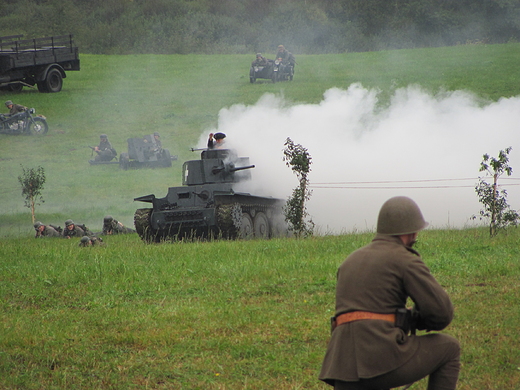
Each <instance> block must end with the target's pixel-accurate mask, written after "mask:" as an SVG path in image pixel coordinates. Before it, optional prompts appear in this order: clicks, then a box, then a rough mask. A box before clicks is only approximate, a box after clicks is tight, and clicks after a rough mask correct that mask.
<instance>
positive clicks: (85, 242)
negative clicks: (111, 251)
mask: <svg viewBox="0 0 520 390" xmlns="http://www.w3.org/2000/svg"><path fill="white" fill-rule="evenodd" d="M96 245H97V246H101V245H105V243H104V242H103V239H102V238H101V237H89V236H83V237H81V240H80V241H79V246H80V247H85V246H96Z"/></svg>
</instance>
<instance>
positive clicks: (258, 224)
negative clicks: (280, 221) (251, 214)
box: [253, 211, 269, 239]
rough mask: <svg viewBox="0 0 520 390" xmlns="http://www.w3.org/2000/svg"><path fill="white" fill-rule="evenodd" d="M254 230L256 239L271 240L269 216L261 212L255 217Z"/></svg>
mask: <svg viewBox="0 0 520 390" xmlns="http://www.w3.org/2000/svg"><path fill="white" fill-rule="evenodd" d="M253 230H254V234H255V238H264V239H265V238H269V220H268V219H267V216H266V215H265V214H264V213H263V212H261V211H260V212H258V213H256V215H255V221H254V223H253Z"/></svg>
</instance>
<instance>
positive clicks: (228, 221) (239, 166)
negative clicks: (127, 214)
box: [134, 149, 287, 242]
mask: <svg viewBox="0 0 520 390" xmlns="http://www.w3.org/2000/svg"><path fill="white" fill-rule="evenodd" d="M254 167H255V166H254V165H250V164H249V158H248V157H238V156H237V155H236V153H235V152H234V151H233V150H230V149H211V150H210V149H208V150H204V151H202V153H201V158H200V159H199V160H190V161H186V162H185V163H184V164H183V167H182V186H180V187H170V188H169V189H168V193H167V195H166V196H165V197H164V198H157V197H156V196H155V195H153V194H151V195H145V196H141V197H138V198H135V199H134V200H136V201H140V202H148V203H151V204H152V208H143V209H138V210H137V211H136V213H135V216H134V223H135V227H136V230H137V233H138V234H139V236H140V237H141V238H142V239H143V240H144V241H146V242H159V241H161V240H165V239H173V240H176V239H185V238H190V239H195V238H228V239H234V238H253V237H256V238H270V237H273V236H280V235H285V234H286V232H287V228H286V224H285V221H284V218H283V215H282V207H283V205H284V201H283V200H282V199H276V198H271V197H263V196H256V195H252V194H249V193H243V192H235V190H234V189H233V185H234V184H236V183H238V182H242V181H245V180H250V179H251V172H250V169H251V168H254Z"/></svg>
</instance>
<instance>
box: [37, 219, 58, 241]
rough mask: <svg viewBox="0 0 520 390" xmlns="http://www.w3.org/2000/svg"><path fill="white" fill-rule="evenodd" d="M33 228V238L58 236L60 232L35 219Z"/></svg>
mask: <svg viewBox="0 0 520 390" xmlns="http://www.w3.org/2000/svg"><path fill="white" fill-rule="evenodd" d="M34 230H36V235H35V236H34V238H41V237H59V236H60V233H59V232H58V231H57V230H56V229H55V228H54V227H52V226H50V225H44V224H43V223H41V222H40V221H37V222H36V223H35V224H34Z"/></svg>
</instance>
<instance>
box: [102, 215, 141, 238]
mask: <svg viewBox="0 0 520 390" xmlns="http://www.w3.org/2000/svg"><path fill="white" fill-rule="evenodd" d="M128 233H135V230H134V229H130V228H128V227H126V226H125V225H123V224H122V223H121V222H119V221H118V220H117V219H114V217H112V216H111V215H107V216H105V218H103V234H105V235H112V234H128Z"/></svg>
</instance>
